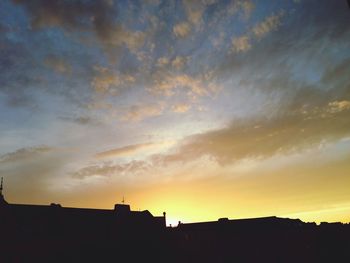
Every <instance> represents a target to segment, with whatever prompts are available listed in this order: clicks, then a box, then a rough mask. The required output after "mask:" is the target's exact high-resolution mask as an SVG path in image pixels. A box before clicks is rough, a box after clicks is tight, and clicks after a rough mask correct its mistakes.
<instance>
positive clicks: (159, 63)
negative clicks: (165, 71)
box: [156, 57, 170, 67]
mask: <svg viewBox="0 0 350 263" xmlns="http://www.w3.org/2000/svg"><path fill="white" fill-rule="evenodd" d="M169 62H170V61H169V58H167V57H160V58H158V60H157V64H156V65H157V66H158V67H164V66H166V65H168V64H169Z"/></svg>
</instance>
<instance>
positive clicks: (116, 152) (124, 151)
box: [96, 143, 155, 158]
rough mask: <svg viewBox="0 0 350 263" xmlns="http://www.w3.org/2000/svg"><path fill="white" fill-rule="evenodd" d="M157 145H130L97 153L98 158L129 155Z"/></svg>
mask: <svg viewBox="0 0 350 263" xmlns="http://www.w3.org/2000/svg"><path fill="white" fill-rule="evenodd" d="M153 146H155V144H154V143H142V144H134V145H128V146H124V147H121V148H116V149H112V150H108V151H104V152H100V153H97V154H96V157H97V158H107V157H121V156H129V155H133V154H135V153H138V152H140V151H144V150H146V149H149V148H151V147H153Z"/></svg>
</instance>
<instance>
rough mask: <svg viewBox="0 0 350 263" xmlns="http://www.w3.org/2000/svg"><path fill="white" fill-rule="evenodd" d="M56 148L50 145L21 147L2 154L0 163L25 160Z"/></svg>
mask: <svg viewBox="0 0 350 263" xmlns="http://www.w3.org/2000/svg"><path fill="white" fill-rule="evenodd" d="M53 149H54V148H52V147H49V146H36V147H29V148H21V149H18V150H17V151H14V152H10V153H6V154H4V155H1V156H0V163H10V162H11V163H12V162H18V161H24V160H30V159H32V158H35V157H37V156H40V155H42V154H46V153H49V152H51V151H53Z"/></svg>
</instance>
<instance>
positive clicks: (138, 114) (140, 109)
mask: <svg viewBox="0 0 350 263" xmlns="http://www.w3.org/2000/svg"><path fill="white" fill-rule="evenodd" d="M163 110H164V105H163V104H162V103H159V104H140V105H133V106H131V107H129V108H127V109H126V111H125V112H124V113H123V116H122V117H121V119H122V120H123V121H134V122H135V121H141V120H143V119H146V118H149V117H155V116H159V115H161V114H162V113H163Z"/></svg>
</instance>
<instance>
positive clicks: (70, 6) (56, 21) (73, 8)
mask: <svg viewBox="0 0 350 263" xmlns="http://www.w3.org/2000/svg"><path fill="white" fill-rule="evenodd" d="M14 2H15V3H16V4H20V5H22V6H23V7H24V8H25V9H26V10H27V11H28V12H29V13H30V15H31V24H32V26H33V28H34V29H38V28H41V27H52V26H59V27H63V28H64V29H66V30H69V31H70V30H85V31H89V30H91V29H92V30H94V31H95V32H96V34H97V35H98V36H99V37H101V38H108V37H109V35H110V33H111V30H112V27H113V25H114V24H115V19H116V14H115V13H114V9H113V5H112V4H113V1H104V0H102V1H84V0H76V1H69V0H52V1H45V0H33V1H26V0H14Z"/></svg>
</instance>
